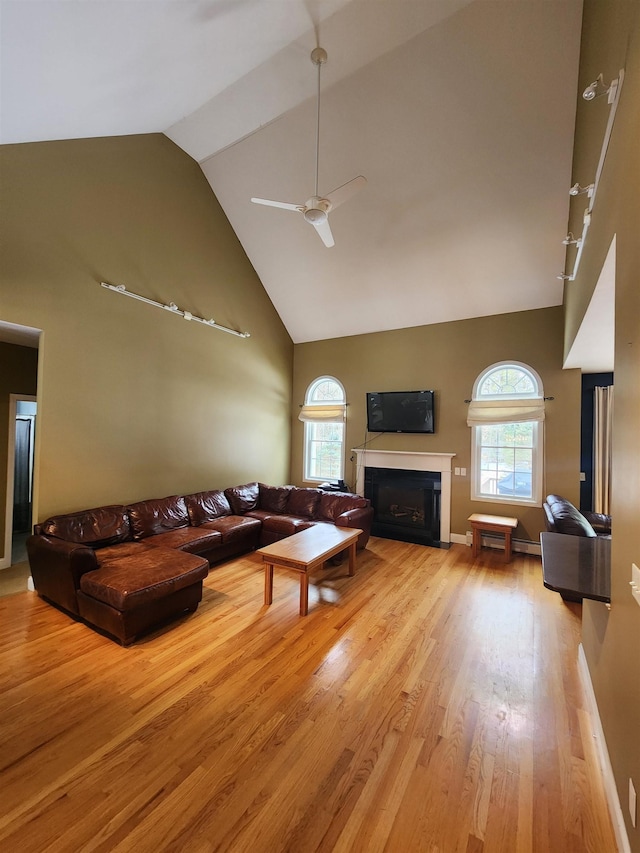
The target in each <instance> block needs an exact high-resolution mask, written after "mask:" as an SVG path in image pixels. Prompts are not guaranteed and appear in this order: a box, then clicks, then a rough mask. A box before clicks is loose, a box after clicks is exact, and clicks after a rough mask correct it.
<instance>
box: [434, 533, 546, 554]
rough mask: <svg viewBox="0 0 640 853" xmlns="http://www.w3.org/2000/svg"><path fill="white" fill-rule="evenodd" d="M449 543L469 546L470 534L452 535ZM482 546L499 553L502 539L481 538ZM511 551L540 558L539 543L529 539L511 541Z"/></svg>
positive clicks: (502, 546) (495, 537)
mask: <svg viewBox="0 0 640 853" xmlns="http://www.w3.org/2000/svg"><path fill="white" fill-rule="evenodd" d="M451 541H452V542H453V543H454V544H456V545H471V541H472V533H471V531H470V530H467V533H466V536H463V535H462V534H461V533H452V534H451ZM482 545H483V547H484V548H496V549H497V550H499V551H504V537H502V536H491V535H487V536H483V537H482ZM511 550H512V551H518V552H519V553H521V554H533V555H535V556H537V557H539V556H540V553H541V552H540V543H539V542H531V541H530V540H529V539H512V540H511Z"/></svg>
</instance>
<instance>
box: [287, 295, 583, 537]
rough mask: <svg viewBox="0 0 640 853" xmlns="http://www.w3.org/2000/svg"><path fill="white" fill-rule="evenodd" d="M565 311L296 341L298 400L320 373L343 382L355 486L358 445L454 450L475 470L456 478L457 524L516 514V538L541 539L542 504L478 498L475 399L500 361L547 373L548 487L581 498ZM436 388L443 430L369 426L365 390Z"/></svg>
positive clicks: (576, 395) (575, 378)
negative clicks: (408, 431) (473, 494)
mask: <svg viewBox="0 0 640 853" xmlns="http://www.w3.org/2000/svg"><path fill="white" fill-rule="evenodd" d="M562 337H563V315H562V309H561V308H559V307H558V308H545V309H541V310H536V311H523V312H519V313H515V314H500V315H496V316H493V317H480V318H477V319H473V320H460V321H457V322H453V323H438V324H434V325H431V326H418V327H415V328H412V329H401V330H399V331H392V332H379V333H376V334H369V335H358V336H354V337H349V338H338V339H333V340H328V341H317V342H314V343H306V344H297V345H296V347H295V353H294V379H293V403H294V409H295V408H296V405H297V404H300V403H302V402H303V400H304V395H305V391H306V389H307V386H308V385H309V383H310V382H311V381H312V380H313V379H315V378H316V377H318V376H322V375H323V374H325V373H326V374H329V375H332V376H335V377H336V378H337V379H339V380H340V381H341V382H342V384H343V385H344V387H345V389H346V393H347V401H348V403H349V407H348V412H347V445H346V446H347V465H346V469H345V480H346V481H347V483H349V484H350V485H351V486H354V485H355V463H351V462H350V461H349V457H350V454H349V450H350V449H351V448H355V447H359V446H361V445H362V444H363V443H364V442H365V441H366V440H368V439H373V440H372V442H371V444H369V445H368V447H369V448H372V449H376V450H412V451H418V452H440V453H455V454H456V457H455V459H454V460H453V466H454V467H458V466H459V467H462V468H466V469H467V476H466V477H455V476H454V477H453V478H452V506H451V532H452V533H454V534H459V535H464V534H465V533H466V531H467V529H469V524H468V522H467V518H468V517H469V515H470V514H471V513H472V512H492V513H494V514H502V515H516V516H517V517H518V519H519V526H518V529H517V531H516V537H517V538H520V539H529V540H533V541H535V542H538V541H539V533H540V531H541V530H543V529H544V517H543V511H542V508H539V507H536V508H532V507H524V506H518V507H513V506H511V505H507V504H500V503H486V502H481V501H471V499H470V488H471V482H470V473H471V471H470V466H471V430H470V429H469V427H468V426H467V423H466V417H467V405H466V404H465V402H464V401H465V400H467V399H469V398H470V397H471V394H472V390H473V383H474V382H475V380H476V378H477V376H478V375H479V373H480V372H481V371H482V370H484V369H485V368H486V367H489V366H490V365H491V364H494V363H495V362H498V361H505V360H513V361H520V362H524V363H525V364H528V365H529V366H530V367H533V368H534V370H536V371H537V372H538V374H539V375H540V377H541V379H542V382H543V386H544V393H545V395H548V396H552V397H554V398H555V399H554V400H553V401H550V402H548V403H547V408H546V421H545V456H546V464H545V472H546V473H545V482H544V486H543V490H544V494H548V493H550V492H558V493H560V494H564V495H566V496H567V497H569V498H572V499H573V500H576V501H577V500H578V496H579V464H580V462H579V454H580V372H579V371H577V370H568V371H567V370H564V371H563V370H562ZM422 388H432V389H434V390H435V391H436V398H435V400H436V432H435V434H434V435H425V436H422V435H381V436H379V437H375V438H374V436H373V435H369V434H367V433H366V411H365V395H366V393H367V392H368V391H393V390H397V391H415V390H419V389H422ZM302 443H303V424H302V423H301V422H300V421H298V420H297V419H296V413H295V412H294V416H293V429H292V477H293V480H294V482H296V483H301V482H302V463H303V456H302Z"/></svg>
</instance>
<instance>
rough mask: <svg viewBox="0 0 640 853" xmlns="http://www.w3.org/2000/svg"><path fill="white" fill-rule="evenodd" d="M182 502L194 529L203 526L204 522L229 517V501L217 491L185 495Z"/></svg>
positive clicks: (222, 493)
mask: <svg viewBox="0 0 640 853" xmlns="http://www.w3.org/2000/svg"><path fill="white" fill-rule="evenodd" d="M184 502H185V503H186V505H187V512H188V513H189V520H190V521H191V524H193V526H194V527H198V525H200V524H204V523H205V521H213V520H214V518H221V517H222V516H224V515H231V506H230V505H229V501H228V500H227V498H226V496H225V494H224V492H221V491H220V490H219V489H214V490H213V491H210V492H197V493H196V494H194V495H187V496H186V497H185V499H184Z"/></svg>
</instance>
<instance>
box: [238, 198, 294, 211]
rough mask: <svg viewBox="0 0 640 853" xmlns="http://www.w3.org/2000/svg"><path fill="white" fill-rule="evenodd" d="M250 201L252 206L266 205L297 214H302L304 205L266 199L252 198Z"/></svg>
mask: <svg viewBox="0 0 640 853" xmlns="http://www.w3.org/2000/svg"><path fill="white" fill-rule="evenodd" d="M251 201H252V202H253V203H254V204H266V205H267V207H281V208H282V209H283V210H297V211H298V213H302V211H303V210H304V205H302V204H290V203H289V202H288V201H271V200H270V199H268V198H252V199H251Z"/></svg>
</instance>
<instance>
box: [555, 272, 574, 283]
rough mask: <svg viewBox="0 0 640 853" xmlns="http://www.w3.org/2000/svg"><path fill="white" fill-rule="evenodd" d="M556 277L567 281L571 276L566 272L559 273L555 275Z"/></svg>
mask: <svg viewBox="0 0 640 853" xmlns="http://www.w3.org/2000/svg"><path fill="white" fill-rule="evenodd" d="M556 278H559V279H560V281H569V279H570V278H571V276H570V275H567V274H566V273H561V274H560V275H557V276H556Z"/></svg>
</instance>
